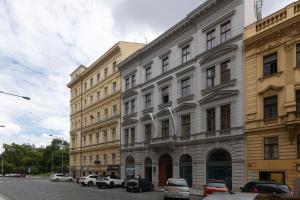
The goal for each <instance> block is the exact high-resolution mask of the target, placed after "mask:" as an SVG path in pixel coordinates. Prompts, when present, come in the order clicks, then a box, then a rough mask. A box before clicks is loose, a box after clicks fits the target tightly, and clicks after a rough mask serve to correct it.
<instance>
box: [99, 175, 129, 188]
mask: <svg viewBox="0 0 300 200" xmlns="http://www.w3.org/2000/svg"><path fill="white" fill-rule="evenodd" d="M96 185H97V186H98V188H102V187H106V188H113V187H123V188H124V187H125V181H124V180H123V179H119V178H118V177H110V176H107V177H104V178H100V179H99V180H97V181H96Z"/></svg>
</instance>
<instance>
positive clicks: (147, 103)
mask: <svg viewBox="0 0 300 200" xmlns="http://www.w3.org/2000/svg"><path fill="white" fill-rule="evenodd" d="M151 105H152V104H151V94H150V93H149V94H146V95H145V109H148V108H151Z"/></svg>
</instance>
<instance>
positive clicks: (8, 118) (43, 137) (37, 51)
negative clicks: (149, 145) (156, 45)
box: [0, 0, 293, 152]
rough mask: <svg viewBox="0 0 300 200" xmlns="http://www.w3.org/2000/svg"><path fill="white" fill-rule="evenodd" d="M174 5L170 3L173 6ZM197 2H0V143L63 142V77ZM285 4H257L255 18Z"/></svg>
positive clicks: (280, 0)
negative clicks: (258, 10)
mask: <svg viewBox="0 0 300 200" xmlns="http://www.w3.org/2000/svg"><path fill="white" fill-rule="evenodd" d="M174 2H176V3H174ZM203 2H204V0H176V1H175V0H151V1H149V0H147V1H146V0H110V1H105V0H73V1H69V0H51V1H49V0H39V1H36V0H22V1H18V0H0V91H4V92H9V93H14V94H18V95H21V96H28V97H30V98H31V100H30V101H27V100H25V99H22V98H17V97H13V96H8V95H4V94H1V93H0V125H4V126H5V127H4V128H1V127H0V152H1V151H2V149H1V147H2V144H3V143H7V144H10V143H13V142H14V143H18V144H22V143H29V144H34V145H36V146H45V145H48V144H50V142H51V140H52V137H50V136H49V135H50V134H51V135H55V136H58V137H63V138H64V139H66V140H69V126H70V123H69V114H70V112H69V89H68V88H67V87H66V85H67V83H68V82H69V81H70V76H69V74H70V73H71V72H72V71H73V70H74V69H75V68H77V66H78V65H79V64H83V65H85V66H89V65H90V64H91V63H93V62H94V61H95V60H96V59H97V58H98V57H100V56H101V55H102V54H103V53H105V51H107V50H108V49H109V48H110V47H111V46H113V45H114V44H115V43H116V42H118V41H132V42H146V41H147V42H150V41H151V40H153V39H155V38H156V37H158V36H159V35H160V34H161V33H163V32H164V31H166V30H167V29H168V28H170V27H171V26H172V25H174V24H175V23H177V22H178V21H179V20H181V19H182V18H184V17H185V16H186V15H187V14H188V13H189V12H190V11H192V10H193V9H194V8H196V7H197V6H199V5H200V4H201V3H203ZM291 2H293V0H265V1H264V7H263V16H266V15H269V14H271V13H272V12H274V11H276V10H278V9H280V8H282V7H284V6H286V5H287V4H289V3H291Z"/></svg>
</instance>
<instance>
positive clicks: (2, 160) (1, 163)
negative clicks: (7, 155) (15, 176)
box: [1, 152, 4, 176]
mask: <svg viewBox="0 0 300 200" xmlns="http://www.w3.org/2000/svg"><path fill="white" fill-rule="evenodd" d="M1 158H2V162H1V176H3V166H4V165H3V152H2V154H1Z"/></svg>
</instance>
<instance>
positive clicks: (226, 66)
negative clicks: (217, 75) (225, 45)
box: [221, 60, 230, 83]
mask: <svg viewBox="0 0 300 200" xmlns="http://www.w3.org/2000/svg"><path fill="white" fill-rule="evenodd" d="M227 81H230V61H229V60H228V61H225V62H222V63H221V83H225V82H227Z"/></svg>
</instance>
